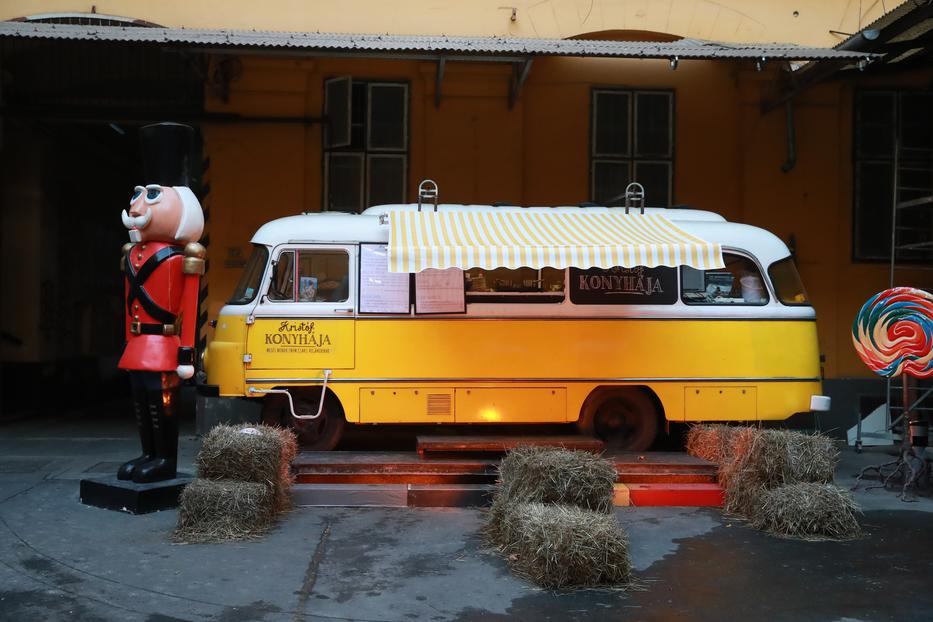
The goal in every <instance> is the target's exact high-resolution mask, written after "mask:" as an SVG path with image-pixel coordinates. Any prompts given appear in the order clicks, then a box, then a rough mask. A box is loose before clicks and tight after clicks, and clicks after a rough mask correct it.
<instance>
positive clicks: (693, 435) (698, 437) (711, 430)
mask: <svg viewBox="0 0 933 622" xmlns="http://www.w3.org/2000/svg"><path fill="white" fill-rule="evenodd" d="M741 429H742V428H740V427H738V426H734V425H725V424H722V423H713V424H698V425H694V426H691V427H690V430H689V431H688V432H687V453H688V454H690V455H691V456H696V457H697V458H702V459H703V460H709V461H710V462H714V463H716V464H720V465H721V464H723V463H725V462H726V461H727V460H729V459H730V458H731V454H732V440H733V438H734V437H735V434H736V432H737V431H739V430H741Z"/></svg>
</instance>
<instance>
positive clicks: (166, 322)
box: [117, 123, 206, 483]
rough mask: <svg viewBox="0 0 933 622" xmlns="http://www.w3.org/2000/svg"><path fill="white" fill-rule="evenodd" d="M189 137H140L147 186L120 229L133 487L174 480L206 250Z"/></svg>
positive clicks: (143, 133) (149, 130) (169, 131)
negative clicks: (124, 236) (179, 409)
mask: <svg viewBox="0 0 933 622" xmlns="http://www.w3.org/2000/svg"><path fill="white" fill-rule="evenodd" d="M193 135H194V132H193V130H192V129H191V128H190V127H188V126H186V125H179V124H175V123H159V124H156V125H148V126H146V127H143V128H142V129H141V130H140V139H141V143H142V152H143V167H144V169H145V177H146V181H147V182H148V183H147V185H145V186H136V188H135V191H134V192H133V196H132V198H131V199H130V209H129V213H127V212H126V210H124V211H123V224H124V226H125V227H126V228H127V229H128V230H129V235H130V243H129V244H126V245H125V246H124V247H123V259H122V263H121V268H122V270H123V273H124V277H125V281H126V302H125V304H126V348H125V349H124V350H123V356H122V357H121V358H120V363H119V367H120V369H126V370H128V371H129V373H130V385H131V387H132V392H133V410H134V412H135V414H136V425H137V427H138V428H139V439H140V441H141V442H142V450H143V453H142V455H141V456H139V457H138V458H136V459H134V460H130V461H129V462H127V463H126V464H124V465H123V466H121V467H120V469H119V471H117V477H118V478H119V479H122V480H133V481H134V482H137V483H143V482H156V481H162V480H167V479H173V478H175V477H176V470H175V467H176V462H177V457H178V420H177V413H176V404H177V403H178V387H179V384H180V381H181V380H182V379H188V378H191V377H192V376H193V375H194V361H195V352H194V340H195V331H196V327H197V315H198V289H199V287H198V282H199V279H200V275H202V274H204V257H205V255H206V251H205V249H204V247H203V246H201V245H200V244H198V243H197V242H198V240H199V239H200V238H201V233H202V231H203V230H204V215H203V214H202V212H201V205H200V203H198V200H197V198H196V197H195V196H194V193H193V192H192V191H191V190H190V189H189V188H188V169H189V166H188V164H189V159H190V157H191V152H192V150H193Z"/></svg>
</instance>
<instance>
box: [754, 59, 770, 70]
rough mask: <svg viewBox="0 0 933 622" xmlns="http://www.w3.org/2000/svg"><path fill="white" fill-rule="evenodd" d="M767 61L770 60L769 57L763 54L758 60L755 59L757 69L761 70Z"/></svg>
mask: <svg viewBox="0 0 933 622" xmlns="http://www.w3.org/2000/svg"><path fill="white" fill-rule="evenodd" d="M767 62H768V59H767V58H765V57H764V56H762V57H761V58H759V59H758V60H757V61H755V69H757V70H758V71H761V70H762V69H764V68H765V63H767Z"/></svg>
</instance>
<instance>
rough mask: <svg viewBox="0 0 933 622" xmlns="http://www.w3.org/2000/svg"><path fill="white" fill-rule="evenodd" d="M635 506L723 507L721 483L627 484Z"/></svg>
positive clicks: (630, 499)
mask: <svg viewBox="0 0 933 622" xmlns="http://www.w3.org/2000/svg"><path fill="white" fill-rule="evenodd" d="M626 487H627V488H628V491H629V501H630V502H631V504H632V505H634V506H636V507H637V506H641V507H650V506H672V507H673V506H681V507H716V508H718V507H722V502H723V489H722V488H720V486H719V484H710V483H702V484H677V483H663V484H628V483H627V484H626Z"/></svg>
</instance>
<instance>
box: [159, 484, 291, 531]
mask: <svg viewBox="0 0 933 622" xmlns="http://www.w3.org/2000/svg"><path fill="white" fill-rule="evenodd" d="M274 518H275V493H274V490H273V489H272V487H270V486H268V485H267V484H264V483H257V482H234V481H223V480H210V479H195V480H194V481H192V482H191V483H190V484H188V485H187V486H186V487H185V489H184V490H183V491H182V493H181V498H180V501H179V507H178V524H177V525H176V527H175V532H174V533H173V534H172V538H173V539H174V540H175V541H177V542H224V541H229V540H243V539H246V538H252V537H255V536H258V535H260V534H262V533H263V532H265V531H266V530H267V529H268V528H269V527H270V526H271V525H272V522H273V520H274Z"/></svg>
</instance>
